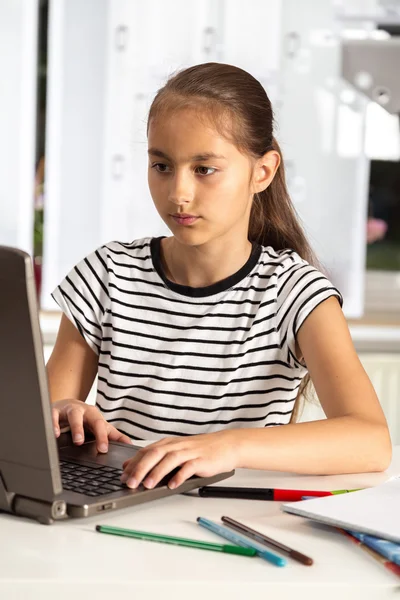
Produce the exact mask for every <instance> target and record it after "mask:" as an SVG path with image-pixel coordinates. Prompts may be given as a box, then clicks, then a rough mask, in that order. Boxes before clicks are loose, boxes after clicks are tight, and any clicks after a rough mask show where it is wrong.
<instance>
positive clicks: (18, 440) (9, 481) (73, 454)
mask: <svg viewBox="0 0 400 600" xmlns="http://www.w3.org/2000/svg"><path fill="white" fill-rule="evenodd" d="M138 450H139V447H138V446H136V447H135V446H134V445H132V446H131V445H128V444H122V443H118V442H110V444H109V451H108V453H107V454H100V453H98V452H97V450H96V444H95V441H94V437H93V436H90V435H89V433H87V435H86V434H85V443H84V444H83V445H81V446H75V445H74V444H73V443H72V438H71V435H70V434H69V433H62V434H61V436H60V437H59V438H58V440H57V439H56V437H55V434H54V429H53V423H52V415H51V402H50V396H49V390H48V383H47V376H46V368H45V364H44V357H43V344H42V337H41V332H40V326H39V315H38V306H37V299H36V286H35V281H34V275H33V267H32V260H31V257H30V256H29V254H27V253H26V252H23V251H22V250H19V249H16V248H10V247H6V246H0V510H1V511H6V512H9V513H13V514H16V515H20V516H23V517H30V518H33V519H36V520H38V521H39V522H41V523H45V524H50V523H53V522H54V521H56V520H60V519H66V518H68V517H88V516H92V515H98V514H99V513H100V514H101V513H103V512H104V511H110V510H114V509H117V508H125V507H128V506H135V505H136V504H141V503H143V502H148V501H150V500H156V499H159V498H164V497H166V496H171V495H172V494H177V493H178V494H179V493H184V492H188V491H190V490H192V489H195V488H199V487H201V486H205V485H210V484H212V483H214V482H217V481H220V480H222V479H226V478H227V477H230V476H231V475H233V474H234V471H231V472H227V473H221V474H218V475H215V476H213V477H197V476H194V477H192V478H190V479H189V480H187V481H186V482H184V483H183V484H182V485H181V486H179V488H175V489H173V490H171V489H169V488H168V486H167V482H168V480H169V478H170V477H172V475H173V474H174V472H176V471H177V469H175V470H174V471H173V472H172V473H170V474H169V475H168V476H167V477H165V478H164V479H163V480H162V481H161V482H160V483H159V484H158V485H157V486H156V487H155V488H153V489H151V490H148V489H146V488H145V487H144V486H143V485H140V486H139V487H138V488H137V489H135V490H132V489H129V488H128V487H126V486H125V485H124V484H122V483H121V482H120V476H121V473H122V463H123V462H124V461H125V460H126V459H127V458H130V457H132V456H133V455H134V454H135V452H137V451H138Z"/></svg>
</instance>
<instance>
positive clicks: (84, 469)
mask: <svg viewBox="0 0 400 600" xmlns="http://www.w3.org/2000/svg"><path fill="white" fill-rule="evenodd" d="M60 471H61V481H62V486H63V489H64V490H68V491H71V492H76V493H78V494H86V496H103V495H104V494H111V493H112V492H119V491H120V490H121V489H124V488H126V486H125V485H124V484H123V483H121V481H120V477H121V475H122V472H123V471H122V469H116V468H114V467H106V466H103V465H99V466H96V467H90V466H87V465H80V464H79V463H72V462H67V461H65V460H61V461H60Z"/></svg>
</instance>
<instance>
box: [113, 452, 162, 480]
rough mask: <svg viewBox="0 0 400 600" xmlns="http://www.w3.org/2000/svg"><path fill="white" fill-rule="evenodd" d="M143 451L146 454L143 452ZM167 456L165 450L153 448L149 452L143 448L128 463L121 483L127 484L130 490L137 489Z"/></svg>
mask: <svg viewBox="0 0 400 600" xmlns="http://www.w3.org/2000/svg"><path fill="white" fill-rule="evenodd" d="M143 450H144V451H145V452H143ZM164 456H165V451H164V450H163V448H152V449H151V450H148V449H147V448H143V449H142V450H139V452H138V453H137V454H136V455H135V456H134V457H133V458H131V459H130V460H129V461H128V464H127V465H126V467H124V472H123V474H122V476H121V481H122V482H126V485H127V486H128V487H130V488H136V487H137V486H138V485H139V484H140V483H141V482H142V481H143V479H144V478H145V477H146V475H147V474H148V473H149V471H151V470H152V469H153V468H154V467H155V466H156V465H157V464H158V463H159V462H160V461H161V460H162V459H163V458H164Z"/></svg>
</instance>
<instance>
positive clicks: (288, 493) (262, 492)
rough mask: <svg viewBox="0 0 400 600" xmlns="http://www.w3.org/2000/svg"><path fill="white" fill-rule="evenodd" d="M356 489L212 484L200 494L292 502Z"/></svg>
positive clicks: (212, 496) (201, 490) (210, 496)
mask: <svg viewBox="0 0 400 600" xmlns="http://www.w3.org/2000/svg"><path fill="white" fill-rule="evenodd" d="M355 491H356V490H333V491H331V492H327V491H315V490H280V489H273V488H247V487H225V486H217V485H210V486H205V487H201V488H199V496H201V497H202V498H237V499H241V500H276V501H278V502H291V501H297V500H301V499H302V497H303V496H314V497H317V496H335V495H336V494H344V493H346V492H355Z"/></svg>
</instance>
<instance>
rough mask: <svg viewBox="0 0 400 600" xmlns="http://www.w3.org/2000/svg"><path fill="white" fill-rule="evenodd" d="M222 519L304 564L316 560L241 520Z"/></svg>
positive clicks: (234, 527)
mask: <svg viewBox="0 0 400 600" xmlns="http://www.w3.org/2000/svg"><path fill="white" fill-rule="evenodd" d="M221 520H222V522H223V523H225V524H226V525H228V527H232V529H235V530H236V531H239V532H240V533H243V534H244V535H247V536H248V537H250V538H251V539H252V540H254V541H256V542H260V543H261V544H267V545H268V546H272V547H273V548H276V549H277V550H280V552H284V553H285V554H287V555H288V556H290V558H293V559H294V560H297V561H298V562H301V563H302V564H303V565H312V564H313V562H314V561H313V559H312V558H310V557H309V556H306V555H305V554H302V553H301V552H297V550H293V548H289V546H286V545H285V544H282V543H281V542H278V541H277V540H273V539H272V538H270V537H268V536H266V535H264V534H263V533H260V532H259V531H256V530H255V529H252V528H251V527H247V525H243V523H239V521H235V520H234V519H231V518H230V517H221Z"/></svg>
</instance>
